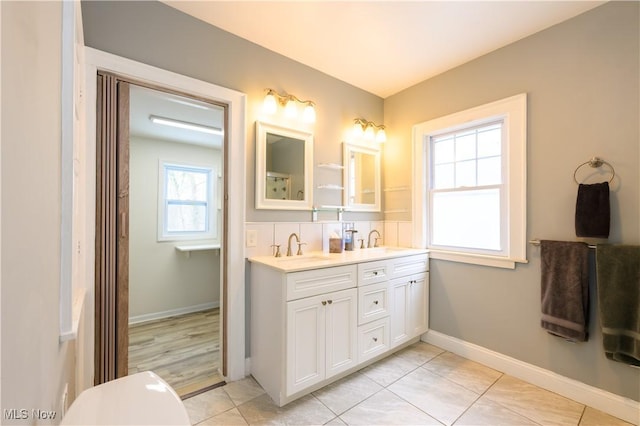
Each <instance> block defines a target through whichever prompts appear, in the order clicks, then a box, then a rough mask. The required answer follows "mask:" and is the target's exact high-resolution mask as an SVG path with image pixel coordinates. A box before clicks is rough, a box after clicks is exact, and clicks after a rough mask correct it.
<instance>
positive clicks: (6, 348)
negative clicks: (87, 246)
mask: <svg viewBox="0 0 640 426" xmlns="http://www.w3.org/2000/svg"><path fill="white" fill-rule="evenodd" d="M0 8H2V12H1V13H2V23H1V25H0V27H1V28H2V70H1V75H2V82H1V84H2V118H1V120H2V150H1V153H0V159H1V170H2V175H1V182H2V189H1V193H2V199H1V201H0V205H1V206H2V213H1V217H2V228H1V234H2V241H1V244H2V248H1V251H2V261H1V262H2V263H1V270H2V274H1V281H2V293H1V299H2V321H1V327H2V357H1V358H2V368H1V371H2V379H1V381H2V400H1V402H0V404H1V407H0V410H1V411H2V414H0V415H2V416H3V417H2V420H0V422H1V423H2V424H11V423H15V424H35V422H36V420H35V419H33V418H32V417H31V410H32V409H41V410H54V411H57V413H58V414H57V417H56V419H55V422H52V423H58V422H59V421H60V416H61V414H62V412H61V405H60V401H61V396H62V391H63V388H64V385H65V383H68V384H69V392H70V393H69V400H70V401H72V400H73V393H74V383H75V375H74V368H75V361H74V355H75V352H74V345H73V343H70V342H68V343H59V341H58V336H59V325H58V324H59V300H60V208H61V204H60V147H61V136H60V131H61V128H60V119H61V113H60V96H61V87H60V81H61V72H60V64H61V62H60V61H61V9H62V4H61V3H60V2H5V1H3V2H0ZM4 409H27V410H29V412H28V414H29V420H17V421H10V420H8V419H5V418H4ZM42 423H43V424H44V423H45V422H44V421H42Z"/></svg>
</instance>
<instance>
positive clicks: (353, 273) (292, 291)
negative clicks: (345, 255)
mask: <svg viewBox="0 0 640 426" xmlns="http://www.w3.org/2000/svg"><path fill="white" fill-rule="evenodd" d="M356 284H357V267H356V265H346V266H336V267H335V268H321V269H313V270H309V271H301V272H292V273H290V274H287V300H295V299H300V298H302V297H309V296H316V295H318V294H322V293H328V292H331V291H338V290H345V289H348V288H351V287H355V286H356Z"/></svg>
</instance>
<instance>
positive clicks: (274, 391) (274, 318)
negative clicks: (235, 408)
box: [249, 247, 429, 406]
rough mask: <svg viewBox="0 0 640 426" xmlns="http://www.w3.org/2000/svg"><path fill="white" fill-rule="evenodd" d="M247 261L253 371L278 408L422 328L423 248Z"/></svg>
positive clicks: (400, 344)
mask: <svg viewBox="0 0 640 426" xmlns="http://www.w3.org/2000/svg"><path fill="white" fill-rule="evenodd" d="M249 260H250V261H251V372H252V374H253V376H254V378H255V379H256V380H257V381H258V382H259V383H260V385H261V386H262V387H263V388H264V389H265V391H266V392H267V393H268V394H269V396H271V398H272V399H273V400H274V401H275V402H276V404H278V405H279V406H282V405H284V404H287V403H288V402H291V401H293V400H295V399H297V398H299V397H301V396H303V395H305V394H308V393H310V392H312V391H314V390H316V389H319V388H321V387H322V386H325V385H327V384H329V383H331V382H333V381H335V380H337V379H339V378H340V377H343V376H345V375H347V374H349V373H351V372H354V371H356V370H358V369H360V368H362V367H364V366H365V365H367V364H370V363H372V362H374V361H375V360H378V359H380V358H383V357H384V356H386V355H389V354H391V353H392V352H394V351H396V350H398V349H400V348H401V347H403V346H405V345H406V344H407V343H409V342H412V341H414V340H416V339H417V338H418V336H420V335H421V334H423V333H424V332H426V331H427V328H428V318H429V313H428V306H429V303H428V294H429V259H428V254H427V252H426V250H419V249H403V248H390V247H377V248H370V249H363V250H355V251H350V252H343V253H331V254H327V253H319V254H310V255H305V256H291V257H272V256H263V257H254V258H251V259H249Z"/></svg>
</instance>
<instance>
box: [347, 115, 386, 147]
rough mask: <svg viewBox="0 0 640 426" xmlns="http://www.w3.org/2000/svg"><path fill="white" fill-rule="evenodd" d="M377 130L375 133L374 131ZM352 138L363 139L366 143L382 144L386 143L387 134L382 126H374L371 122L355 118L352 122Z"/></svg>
mask: <svg viewBox="0 0 640 426" xmlns="http://www.w3.org/2000/svg"><path fill="white" fill-rule="evenodd" d="M376 129H377V131H376ZM353 136H354V137H355V138H356V139H360V138H363V137H364V139H365V140H366V141H369V142H373V141H374V140H375V141H376V142H378V143H384V142H386V141H387V134H386V132H385V131H384V125H383V124H376V123H374V122H373V121H368V120H365V119H364V118H355V119H354V120H353Z"/></svg>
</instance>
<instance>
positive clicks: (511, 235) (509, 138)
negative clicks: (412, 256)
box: [414, 94, 526, 268]
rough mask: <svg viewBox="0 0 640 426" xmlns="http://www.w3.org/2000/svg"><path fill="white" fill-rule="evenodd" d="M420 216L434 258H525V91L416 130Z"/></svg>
mask: <svg viewBox="0 0 640 426" xmlns="http://www.w3.org/2000/svg"><path fill="white" fill-rule="evenodd" d="M414 134H415V139H414V154H415V160H414V161H415V169H416V171H417V172H418V173H416V176H415V177H414V198H415V199H416V203H415V204H414V217H416V218H418V219H417V220H415V221H414V227H415V231H416V232H415V235H416V236H417V238H418V239H419V241H416V242H414V243H415V244H416V245H418V246H422V247H427V248H429V249H430V250H431V257H432V258H434V259H445V260H452V261H459V262H466V263H474V264H480V265H487V266H497V267H504V268H514V267H515V263H516V262H526V259H525V257H526V256H525V253H526V229H525V228H526V95H524V94H523V95H518V96H514V97H511V98H507V99H503V100H501V101H496V102H493V103H491V104H487V105H482V106H479V107H476V108H473V109H470V110H466V111H462V112H459V113H456V114H452V115H449V116H446V117H441V118H438V119H435V120H430V121H427V122H425V123H422V124H420V125H417V126H416V127H415V133H414Z"/></svg>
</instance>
